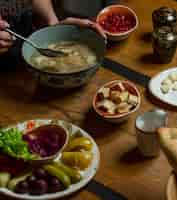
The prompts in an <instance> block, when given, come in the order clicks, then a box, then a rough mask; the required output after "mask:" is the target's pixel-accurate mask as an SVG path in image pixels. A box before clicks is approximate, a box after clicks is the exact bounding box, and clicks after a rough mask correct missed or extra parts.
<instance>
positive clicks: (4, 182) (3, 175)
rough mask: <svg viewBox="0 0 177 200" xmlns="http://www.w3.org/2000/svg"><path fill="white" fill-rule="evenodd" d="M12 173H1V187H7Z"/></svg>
mask: <svg viewBox="0 0 177 200" xmlns="http://www.w3.org/2000/svg"><path fill="white" fill-rule="evenodd" d="M10 177H11V175H10V174H9V173H7V172H1V173H0V187H4V188H5V187H7V184H8V182H9V181H10Z"/></svg>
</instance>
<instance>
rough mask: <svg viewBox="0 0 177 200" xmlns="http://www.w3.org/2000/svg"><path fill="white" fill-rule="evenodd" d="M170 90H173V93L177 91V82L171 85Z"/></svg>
mask: <svg viewBox="0 0 177 200" xmlns="http://www.w3.org/2000/svg"><path fill="white" fill-rule="evenodd" d="M172 89H173V90H174V91H177V81H176V82H174V84H173V86H172Z"/></svg>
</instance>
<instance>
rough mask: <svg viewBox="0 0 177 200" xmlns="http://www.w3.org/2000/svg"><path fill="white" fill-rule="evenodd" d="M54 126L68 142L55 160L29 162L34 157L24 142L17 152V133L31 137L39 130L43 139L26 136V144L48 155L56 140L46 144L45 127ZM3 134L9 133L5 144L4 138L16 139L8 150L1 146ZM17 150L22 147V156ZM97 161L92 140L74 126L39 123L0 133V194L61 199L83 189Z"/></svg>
mask: <svg viewBox="0 0 177 200" xmlns="http://www.w3.org/2000/svg"><path fill="white" fill-rule="evenodd" d="M56 126H58V127H60V128H61V130H63V132H64V131H66V133H67V135H68V139H67V140H66V144H65V146H64V148H63V149H62V151H61V152H60V153H59V154H57V156H56V157H55V159H53V160H47V161H46V160H45V162H36V163H35V162H31V159H33V158H35V156H36V155H35V154H33V151H31V150H29V151H28V150H27V149H26V146H25V145H26V144H27V142H26V143H22V144H21V143H20V144H18V148H17V145H16V143H17V141H18V140H19V138H20V137H19V135H18V134H19V132H21V133H33V132H34V130H40V131H41V130H42V131H45V134H44V136H45V137H44V138H45V139H44V138H40V137H39V138H40V140H39V141H38V140H36V138H35V137H34V135H32V134H31V135H30V134H29V135H28V137H27V140H28V142H29V141H30V143H29V146H31V145H32V147H33V149H34V150H35V151H36V152H39V153H41V155H43V154H48V153H51V147H52V146H53V149H55V148H54V147H56V144H57V143H56V141H55V140H56V137H54V136H52V138H50V140H49V138H48V135H47V133H48V134H49V132H47V131H48V129H46V127H47V128H49V127H50V128H51V127H52V128H56ZM12 130H13V131H12ZM3 132H7V133H8V134H7V135H6V138H5V139H6V140H8V139H7V136H8V137H9V136H10V137H12V138H13V137H14V135H15V136H16V135H17V136H18V137H17V136H16V138H15V139H14V142H13V144H14V143H15V145H11V144H10V143H9V144H10V145H9V144H8V146H9V148H5V147H4V146H3V142H1V140H2V139H1V137H2V135H3ZM17 133H18V134H17ZM4 135H5V134H4ZM49 135H51V134H49ZM54 135H55V134H54ZM39 136H40V135H39ZM17 138H18V139H17ZM25 138H26V137H25ZM2 141H3V140H2ZM15 141H16V142H15ZM41 141H42V144H41ZM51 141H52V143H51ZM62 142H63V141H62ZM1 143H2V144H1ZM19 146H22V150H23V152H20V150H19ZM3 147H4V148H3ZM49 148H50V151H49ZM53 149H52V150H53ZM16 153H18V156H17V155H16ZM42 153H43V154H42ZM99 161H100V154H99V149H98V147H97V145H96V143H95V142H94V140H93V139H92V137H91V136H90V135H89V134H87V133H86V132H85V131H83V130H82V129H80V128H79V127H77V126H75V125H73V124H70V123H68V122H65V121H60V120H40V119H38V120H30V121H26V122H23V123H19V124H17V125H15V126H13V127H8V128H5V129H3V130H2V131H1V132H0V192H1V193H3V194H5V195H8V196H10V197H13V198H19V199H33V200H34V199H35V200H38V199H55V198H61V197H64V196H67V195H70V194H72V193H73V192H76V191H78V190H79V189H81V188H82V187H84V186H85V185H86V184H87V183H88V182H89V181H90V180H91V179H92V178H93V176H94V175H95V174H96V171H97V169H98V166H99Z"/></svg>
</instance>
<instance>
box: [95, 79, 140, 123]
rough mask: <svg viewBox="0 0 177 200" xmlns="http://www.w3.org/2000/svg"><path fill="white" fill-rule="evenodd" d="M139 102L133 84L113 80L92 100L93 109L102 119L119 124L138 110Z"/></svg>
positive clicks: (138, 96)
mask: <svg viewBox="0 0 177 200" xmlns="http://www.w3.org/2000/svg"><path fill="white" fill-rule="evenodd" d="M140 102H141V96H140V92H139V91H138V89H137V87H136V86H135V85H134V84H133V83H131V82H130V81H126V80H114V81H111V82H108V83H106V84H105V85H103V86H102V87H101V88H99V89H98V91H97V92H96V94H95V96H94V98H93V108H94V110H95V111H96V113H97V114H98V115H99V116H101V117H102V118H103V119H105V120H107V121H109V122H112V123H120V122H122V121H125V120H127V119H128V117H129V116H130V115H131V114H132V113H134V112H136V111H137V110H138V108H139V106H140Z"/></svg>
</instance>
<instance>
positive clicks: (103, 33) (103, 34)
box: [91, 22, 107, 40]
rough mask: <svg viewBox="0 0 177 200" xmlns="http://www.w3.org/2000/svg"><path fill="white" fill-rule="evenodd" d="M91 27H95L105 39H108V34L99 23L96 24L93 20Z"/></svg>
mask: <svg viewBox="0 0 177 200" xmlns="http://www.w3.org/2000/svg"><path fill="white" fill-rule="evenodd" d="M91 27H92V28H93V29H95V30H96V31H97V32H98V33H99V34H100V35H101V36H102V37H103V38H104V39H105V40H106V39H107V36H106V34H105V32H104V30H103V29H102V28H101V26H100V25H99V24H96V23H94V22H93V23H92V24H91Z"/></svg>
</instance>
